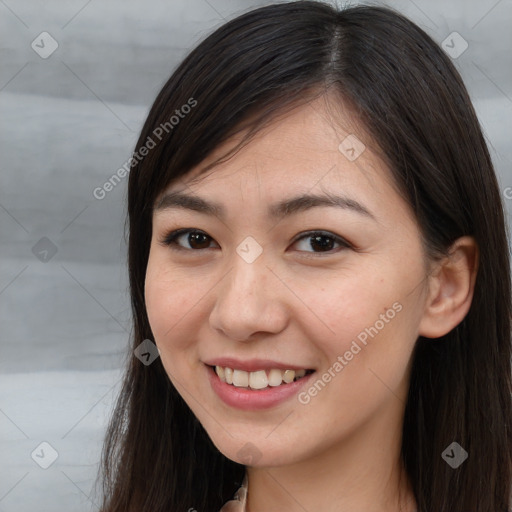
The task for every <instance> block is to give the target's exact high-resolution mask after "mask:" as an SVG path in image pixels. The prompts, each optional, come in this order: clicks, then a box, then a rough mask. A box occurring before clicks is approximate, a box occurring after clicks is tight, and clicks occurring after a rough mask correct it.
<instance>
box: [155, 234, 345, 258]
mask: <svg viewBox="0 0 512 512" xmlns="http://www.w3.org/2000/svg"><path fill="white" fill-rule="evenodd" d="M180 240H181V241H182V242H184V243H186V244H188V247H186V246H183V245H182V244H181V243H180ZM307 240H309V242H306V241H307ZM212 241H213V238H212V237H210V236H209V235H207V234H206V233H205V232H204V231H200V230H198V229H187V228H182V229H177V230H175V231H171V232H170V233H168V234H167V235H165V237H164V238H163V239H162V240H161V241H160V243H161V244H163V245H165V246H168V247H170V248H171V249H173V250H189V251H190V250H194V251H198V250H203V249H209V248H211V247H210V243H211V242H212ZM299 242H301V243H302V244H303V248H302V249H301V250H302V251H304V252H313V253H333V252H338V251H336V250H335V248H334V247H333V246H334V244H338V245H339V247H338V249H339V248H347V249H348V248H351V247H352V245H351V244H350V243H349V242H347V241H346V240H345V239H343V238H341V237H340V236H338V235H334V234H333V233H329V232H325V231H309V232H307V233H303V234H302V236H300V237H299V238H297V239H296V240H295V241H294V243H293V245H295V244H298V243H299ZM308 248H309V249H313V251H309V250H308Z"/></svg>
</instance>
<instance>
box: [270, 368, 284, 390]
mask: <svg viewBox="0 0 512 512" xmlns="http://www.w3.org/2000/svg"><path fill="white" fill-rule="evenodd" d="M282 382H283V372H282V371H281V370H277V369H274V368H272V370H270V372H269V373H268V385H269V386H274V387H275V386H280V385H281V383H282Z"/></svg>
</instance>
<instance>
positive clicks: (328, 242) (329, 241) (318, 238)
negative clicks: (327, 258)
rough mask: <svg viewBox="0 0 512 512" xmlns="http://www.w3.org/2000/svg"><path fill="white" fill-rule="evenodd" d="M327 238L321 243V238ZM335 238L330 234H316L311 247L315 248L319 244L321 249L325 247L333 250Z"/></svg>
mask: <svg viewBox="0 0 512 512" xmlns="http://www.w3.org/2000/svg"><path fill="white" fill-rule="evenodd" d="M322 239H323V240H324V241H325V240H327V242H324V243H321V242H320V240H322ZM333 242H334V240H333V239H332V238H330V237H328V236H325V235H318V236H314V237H312V241H311V247H312V248H313V249H314V248H315V244H317V245H318V246H319V247H320V248H321V249H324V250H331V249H332V247H331V246H332V244H333Z"/></svg>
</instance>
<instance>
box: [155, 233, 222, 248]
mask: <svg viewBox="0 0 512 512" xmlns="http://www.w3.org/2000/svg"><path fill="white" fill-rule="evenodd" d="M180 240H181V241H184V243H186V244H188V247H186V246H183V245H182V243H183V242H181V243H180ZM211 240H212V238H211V237H210V236H208V235H207V234H206V233H204V232H203V231H199V230H196V229H177V230H175V231H171V232H170V233H169V234H168V235H166V236H165V238H164V239H163V240H162V241H161V243H162V244H164V245H166V246H169V247H171V248H172V249H184V250H201V249H208V248H209V245H210V243H211Z"/></svg>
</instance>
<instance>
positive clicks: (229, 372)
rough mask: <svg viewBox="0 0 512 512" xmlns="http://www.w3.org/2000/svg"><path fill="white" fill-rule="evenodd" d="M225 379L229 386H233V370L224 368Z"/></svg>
mask: <svg viewBox="0 0 512 512" xmlns="http://www.w3.org/2000/svg"><path fill="white" fill-rule="evenodd" d="M216 368H220V366H217V367H216ZM219 377H220V375H219ZM224 378H225V379H226V382H227V383H228V384H233V370H232V369H231V368H224Z"/></svg>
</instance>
